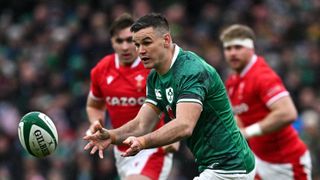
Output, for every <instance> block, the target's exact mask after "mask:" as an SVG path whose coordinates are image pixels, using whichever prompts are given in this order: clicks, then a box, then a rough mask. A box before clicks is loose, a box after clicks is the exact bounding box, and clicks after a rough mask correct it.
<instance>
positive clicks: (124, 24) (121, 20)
mask: <svg viewBox="0 0 320 180" xmlns="http://www.w3.org/2000/svg"><path fill="white" fill-rule="evenodd" d="M133 23H134V20H133V18H132V16H131V15H130V14H128V13H124V14H122V15H121V16H119V17H118V18H116V19H115V20H114V21H113V23H112V24H111V26H110V30H109V32H110V35H111V37H113V36H114V35H115V34H117V33H118V32H119V31H121V30H123V29H125V28H128V27H131V25H132V24H133Z"/></svg>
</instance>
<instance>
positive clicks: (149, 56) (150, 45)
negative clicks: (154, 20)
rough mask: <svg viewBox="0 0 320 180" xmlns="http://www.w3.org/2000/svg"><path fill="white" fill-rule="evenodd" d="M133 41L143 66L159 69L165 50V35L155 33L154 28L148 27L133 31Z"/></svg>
mask: <svg viewBox="0 0 320 180" xmlns="http://www.w3.org/2000/svg"><path fill="white" fill-rule="evenodd" d="M133 41H134V44H135V46H136V47H137V50H138V54H139V56H140V58H141V60H142V63H143V65H144V67H145V68H147V69H151V68H155V69H156V70H157V69H160V68H161V65H162V64H164V62H163V61H162V60H163V59H164V57H165V53H166V52H167V51H166V48H165V43H166V39H165V37H164V36H163V35H160V34H159V33H157V32H156V31H155V30H154V28H152V27H148V28H145V29H141V30H139V31H138V32H135V33H133Z"/></svg>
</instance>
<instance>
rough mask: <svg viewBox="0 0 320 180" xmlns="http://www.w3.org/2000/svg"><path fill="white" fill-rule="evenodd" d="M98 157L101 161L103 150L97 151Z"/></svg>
mask: <svg viewBox="0 0 320 180" xmlns="http://www.w3.org/2000/svg"><path fill="white" fill-rule="evenodd" d="M99 157H100V159H103V150H102V149H99Z"/></svg>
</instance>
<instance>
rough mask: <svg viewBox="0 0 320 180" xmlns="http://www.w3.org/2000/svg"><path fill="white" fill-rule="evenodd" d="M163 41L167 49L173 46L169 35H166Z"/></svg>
mask: <svg viewBox="0 0 320 180" xmlns="http://www.w3.org/2000/svg"><path fill="white" fill-rule="evenodd" d="M163 40H164V47H165V48H168V47H170V44H171V36H170V34H169V33H166V34H164V36H163Z"/></svg>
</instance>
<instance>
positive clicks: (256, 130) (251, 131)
mask: <svg viewBox="0 0 320 180" xmlns="http://www.w3.org/2000/svg"><path fill="white" fill-rule="evenodd" d="M245 132H246V135H247V137H252V136H259V135H261V134H262V130H261V126H260V125H259V124H258V123H255V124H252V125H251V126H248V127H246V128H245Z"/></svg>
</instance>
